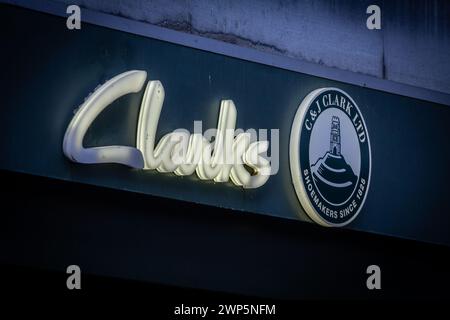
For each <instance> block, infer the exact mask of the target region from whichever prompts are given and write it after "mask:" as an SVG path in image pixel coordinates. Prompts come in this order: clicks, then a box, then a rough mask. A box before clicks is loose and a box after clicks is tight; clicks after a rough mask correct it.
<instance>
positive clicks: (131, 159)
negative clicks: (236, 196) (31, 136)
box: [63, 70, 271, 188]
mask: <svg viewBox="0 0 450 320" xmlns="http://www.w3.org/2000/svg"><path fill="white" fill-rule="evenodd" d="M146 78H147V73H146V72H145V71H136V70H134V71H128V72H125V73H122V74H119V75H118V76H116V77H114V78H112V79H111V80H109V81H107V82H106V83H105V84H103V85H102V86H100V87H99V88H98V89H96V90H95V91H94V92H93V93H92V94H91V95H90V96H89V97H88V98H87V99H86V101H85V102H84V103H83V105H82V106H81V107H80V108H79V109H78V111H77V112H76V114H75V116H74V117H73V119H72V121H71V122H70V124H69V126H68V128H67V130H66V133H65V136H64V142H63V150H64V154H65V155H66V156H67V157H68V158H69V159H71V160H72V161H74V162H79V163H119V164H123V165H127V166H129V167H132V168H137V169H149V170H153V169H156V170H158V171H159V172H174V173H175V174H177V175H180V176H187V175H191V174H193V173H194V172H196V173H197V176H198V177H199V178H200V179H202V180H214V181H215V182H227V181H229V180H230V179H231V181H232V182H233V183H234V184H235V185H237V186H242V187H244V188H258V187H260V186H262V185H263V184H265V183H266V181H267V179H269V176H270V173H271V165H270V161H268V160H267V159H266V158H264V157H263V156H261V154H264V153H266V152H267V150H268V148H269V142H268V141H254V142H252V141H251V135H250V133H248V132H242V133H237V132H236V131H235V128H236V119H237V111H236V107H235V105H234V103H233V101H232V100H222V102H221V105H220V114H219V120H218V123H217V130H216V132H215V135H214V137H215V140H214V142H210V140H209V139H207V138H206V137H204V136H203V135H202V134H201V133H194V134H190V133H189V132H186V131H185V130H175V131H173V132H171V133H168V134H166V135H165V136H163V137H162V139H161V140H160V141H159V143H158V144H157V145H156V141H155V135H156V129H157V127H158V122H159V117H160V114H161V109H162V105H163V103H164V87H163V85H162V84H161V82H159V81H149V82H148V84H147V87H146V89H145V93H144V97H143V99H142V104H141V109H140V114H139V122H138V129H137V141H136V146H137V148H134V147H128V146H102V147H93V148H84V147H83V138H84V136H85V134H86V132H87V130H88V128H89V126H90V125H91V124H92V122H93V121H94V120H95V118H96V117H97V116H98V115H99V114H100V112H102V111H103V110H104V109H105V108H106V107H107V106H108V105H110V104H111V103H112V102H113V101H114V100H116V99H118V98H119V97H121V96H123V95H125V94H128V93H132V92H138V91H140V90H141V88H142V86H143V85H144V82H145V80H146ZM236 133H237V134H236ZM155 145H156V147H155Z"/></svg>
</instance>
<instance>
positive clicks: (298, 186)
mask: <svg viewBox="0 0 450 320" xmlns="http://www.w3.org/2000/svg"><path fill="white" fill-rule="evenodd" d="M328 90H334V91H338V92H340V93H342V94H343V95H345V96H346V97H347V98H348V99H349V100H350V101H351V102H352V103H353V105H354V106H355V107H356V109H357V110H358V112H359V115H360V117H361V120H362V122H363V124H364V128H365V129H366V133H367V146H368V148H369V175H368V179H367V186H366V192H365V194H364V198H363V199H362V201H361V204H360V205H359V208H358V210H357V211H356V213H355V214H354V215H353V217H352V218H351V219H349V220H348V221H346V222H343V223H331V222H329V221H326V220H325V219H324V218H322V217H321V216H320V214H318V213H317V211H316V210H315V209H314V207H313V205H312V203H311V200H310V199H309V197H308V194H307V191H306V189H305V186H304V185H303V181H302V180H303V179H302V175H301V170H300V152H299V151H300V150H299V149H300V141H301V131H300V129H301V128H302V127H303V120H304V119H305V114H306V111H307V110H308V109H309V106H310V105H311V103H312V102H313V101H314V99H316V98H317V97H318V96H319V95H320V94H322V93H323V92H325V91H328ZM289 140H290V141H289V165H290V168H291V178H292V183H293V185H294V189H295V193H296V194H297V198H298V200H299V201H300V205H301V206H302V207H303V209H304V210H305V211H306V213H307V214H308V216H309V217H310V218H311V219H312V220H313V221H314V222H316V223H317V224H320V225H321V226H324V227H343V226H345V225H347V224H349V223H350V222H352V221H353V220H354V219H355V218H356V217H357V216H358V214H359V212H360V211H361V209H362V208H363V206H364V202H365V201H366V198H367V194H368V193H369V187H370V177H371V174H372V151H371V147H370V139H369V132H368V130H367V126H366V122H365V121H364V117H363V115H362V113H361V110H359V107H358V105H357V104H356V103H355V101H353V99H352V98H351V97H350V95H348V94H347V93H346V92H345V91H343V90H341V89H338V88H333V87H328V88H320V89H316V90H314V91H311V92H310V93H309V94H308V95H307V96H306V97H305V98H304V99H303V101H302V102H301V103H300V105H299V107H298V109H297V113H296V114H295V117H294V121H293V123H292V128H291V136H290V139H289Z"/></svg>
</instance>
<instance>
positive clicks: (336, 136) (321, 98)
mask: <svg viewBox="0 0 450 320" xmlns="http://www.w3.org/2000/svg"><path fill="white" fill-rule="evenodd" d="M289 153H290V154H289V160H290V166H291V175H292V181H293V184H294V188H295V192H296V193H297V197H298V199H299V201H300V204H301V205H302V207H303V209H304V210H305V211H306V213H307V214H308V216H309V217H310V218H311V219H312V220H314V221H315V222H316V223H319V224H320V225H323V226H335V227H340V226H344V225H346V224H348V223H350V222H351V221H352V220H353V219H355V218H356V216H357V215H358V213H359V212H360V211H361V208H362V207H363V204H364V201H365V199H366V196H367V191H368V189H369V183H370V169H371V153H370V142H369V134H368V132H367V127H366V124H365V122H364V118H363V116H362V114H361V111H360V110H359V108H358V106H357V105H356V103H355V101H353V99H352V98H351V97H350V96H349V95H348V94H347V93H345V92H344V91H342V90H340V89H336V88H321V89H317V90H314V91H313V92H311V93H310V94H308V95H307V96H306V98H305V99H304V100H303V101H302V103H301V104H300V106H299V107H298V110H297V113H296V115H295V118H294V123H293V124H292V131H291V138H290V146H289Z"/></svg>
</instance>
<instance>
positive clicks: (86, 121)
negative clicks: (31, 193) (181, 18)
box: [63, 71, 147, 169]
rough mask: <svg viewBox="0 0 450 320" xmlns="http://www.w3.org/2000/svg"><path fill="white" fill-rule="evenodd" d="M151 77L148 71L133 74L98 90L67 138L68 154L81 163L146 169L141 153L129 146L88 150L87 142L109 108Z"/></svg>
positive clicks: (78, 115) (135, 90) (65, 151)
mask: <svg viewBox="0 0 450 320" xmlns="http://www.w3.org/2000/svg"><path fill="white" fill-rule="evenodd" d="M146 77H147V73H146V72H145V71H129V72H125V73H122V74H119V75H118V76H116V77H114V78H112V79H111V80H109V81H107V82H106V83H105V84H104V85H102V86H101V87H100V88H98V89H97V90H95V91H94V92H93V93H92V94H91V95H90V96H89V97H88V98H87V99H86V101H85V102H84V103H83V104H82V105H81V107H80V108H79V109H78V111H77V113H76V114H75V116H74V117H73V119H72V121H71V122H70V124H69V126H68V127H67V130H66V134H65V135H64V142H63V151H64V154H65V155H66V156H67V157H68V158H69V159H71V160H72V161H74V162H80V163H120V164H124V165H127V166H130V167H133V168H139V169H141V168H143V167H144V159H143V158H142V154H141V152H140V151H139V150H138V149H136V148H133V147H127V146H104V147H94V148H84V147H83V138H84V135H85V134H86V131H87V130H88V128H89V126H90V125H91V124H92V122H93V121H94V120H95V118H97V116H98V115H99V114H100V112H102V111H103V110H104V109H105V108H106V107H107V106H108V105H109V104H111V103H112V102H113V101H114V100H116V99H117V98H119V97H121V96H123V95H125V94H127V93H131V92H138V91H139V90H141V88H142V85H143V84H144V81H145V79H146Z"/></svg>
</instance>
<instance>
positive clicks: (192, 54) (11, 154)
mask: <svg viewBox="0 0 450 320" xmlns="http://www.w3.org/2000/svg"><path fill="white" fill-rule="evenodd" d="M0 19H1V21H2V23H3V26H4V27H2V28H1V32H2V36H1V38H2V50H1V51H0V56H1V59H0V61H1V70H2V71H1V75H0V85H1V88H2V102H1V105H0V152H1V159H0V168H1V169H6V170H12V171H20V172H25V173H30V174H35V175H42V176H48V177H53V178H56V179H64V180H70V181H76V182H82V183H88V184H95V185H99V186H106V187H111V188H117V189H122V190H128V191H133V192H140V193H145V194H152V195H156V196H162V197H168V198H175V199H181V200H185V201H190V202H195V203H203V204H209V205H215V206H220V207H227V208H233V209H239V210H244V211H249V212H254V213H260V214H267V215H273V216H277V217H282V218H287V219H300V220H304V221H312V220H311V219H310V216H309V215H308V214H307V212H306V211H305V210H304V207H303V206H302V204H301V203H300V201H299V198H298V196H297V194H296V190H295V188H294V183H293V179H292V175H291V164H290V156H289V154H290V152H289V146H290V139H291V128H292V125H293V122H294V118H295V115H296V113H297V111H298V109H299V106H300V104H301V103H302V101H304V99H305V98H306V97H307V96H308V94H310V93H311V92H313V91H314V90H317V89H320V88H336V89H338V90H341V91H342V92H345V94H346V96H349V97H351V99H352V100H353V102H354V104H355V105H357V107H358V110H359V111H358V112H359V113H360V114H361V115H362V117H363V118H364V121H365V126H364V130H366V131H365V132H366V134H367V136H368V137H370V151H371V154H370V159H371V161H370V188H368V189H365V190H367V194H365V195H364V197H365V201H364V204H363V206H362V208H361V210H360V211H359V213H358V215H357V216H356V217H355V218H354V219H353V220H352V221H351V223H349V224H348V225H346V228H349V229H355V230H362V231H367V232H374V233H380V234H386V235H392V236H397V237H404V238H411V239H416V240H420V241H429V242H436V243H442V244H447V245H449V244H450V235H449V232H448V231H449V228H450V201H449V200H448V190H449V189H448V181H450V170H449V167H448V166H449V163H450V151H449V148H448V137H449V135H450V129H449V125H448V124H449V123H450V108H449V107H448V106H444V105H439V104H435V103H430V102H426V101H421V100H417V99H412V98H408V97H404V96H399V95H395V94H390V93H386V92H381V91H376V90H372V89H368V88H363V87H359V86H355V85H350V84H345V83H340V82H337V81H332V80H328V79H324V78H319V77H314V76H310V75H306V74H302V73H297V72H292V71H287V70H283V69H279V68H274V67H270V66H266V65H261V64H257V63H252V62H248V61H243V60H239V59H235V58H230V57H226V56H223V55H218V54H214V53H210V52H205V51H201V50H196V49H192V48H187V47H183V46H180V45H175V44H171V43H167V42H163V41H159V40H154V39H149V38H146V37H141V36H136V35H132V34H128V33H125V32H120V31H114V30H110V29H107V28H103V27H98V26H94V25H89V24H87V23H85V24H83V26H82V29H81V30H79V31H69V30H68V29H67V28H65V19H62V18H59V17H55V16H51V15H46V14H42V13H37V12H32V11H29V10H25V9H19V8H15V7H12V6H5V5H3V6H2V9H1V11H0ZM5 26H7V28H6V27H5ZM130 70H143V71H146V72H147V79H146V81H151V80H159V81H160V82H161V83H162V84H163V86H164V89H165V99H164V104H163V107H162V111H161V116H160V119H159V123H158V130H157V132H156V140H157V141H159V140H160V139H161V137H162V136H163V135H165V134H167V133H169V132H172V131H173V130H175V129H178V128H185V129H187V130H188V131H189V132H193V131H194V121H196V120H202V121H203V128H204V129H207V128H215V127H216V125H217V121H218V117H219V111H220V105H221V101H222V100H233V102H234V104H235V106H236V110H237V120H236V121H237V122H236V127H237V128H243V129H247V128H255V129H259V128H266V129H272V128H276V129H279V170H278V173H277V174H276V175H273V176H270V178H269V179H268V181H267V182H266V183H265V184H264V185H262V186H261V187H259V188H254V189H244V188H242V187H237V186H235V185H234V184H233V183H231V182H227V183H217V182H214V181H209V180H200V179H199V178H198V177H197V176H196V175H195V174H193V175H189V176H177V175H175V174H173V173H160V172H157V171H156V170H139V169H131V168H129V167H127V166H123V165H119V164H90V165H87V164H81V163H75V162H73V161H70V160H69V159H68V158H67V157H66V156H65V155H64V153H63V139H64V134H65V132H66V129H67V127H68V125H69V123H70V121H71V119H72V118H73V117H74V114H75V112H76V111H77V110H78V109H77V108H78V107H79V106H80V105H82V104H83V102H84V100H85V98H86V97H87V96H88V95H89V93H91V92H93V91H94V89H95V88H96V87H97V86H98V85H100V84H104V83H105V82H106V81H107V80H109V79H111V78H113V77H115V76H117V75H119V74H122V73H124V72H127V71H130ZM143 95H144V89H142V90H140V91H139V92H136V93H131V94H128V95H125V96H123V97H121V98H119V99H117V100H116V101H114V102H113V103H112V104H111V105H110V106H109V107H108V108H107V109H105V111H104V112H102V113H101V114H100V115H99V116H98V117H97V118H96V120H95V121H94V122H93V123H92V126H91V127H90V128H89V129H88V131H87V133H86V136H85V138H84V146H85V147H97V146H107V145H123V146H130V147H135V146H136V134H137V124H138V120H139V112H140V104H141V101H142V99H143ZM349 108H351V107H349ZM344 109H345V108H344ZM347 114H348V119H349V120H348V119H347V120H346V118H345V117H344V115H342V116H341V117H339V116H336V115H334V116H335V117H338V118H339V121H338V120H336V118H333V115H330V119H328V120H327V121H328V122H324V123H326V125H327V126H329V128H332V127H331V126H332V125H333V123H334V128H335V129H334V130H335V131H331V132H330V129H327V130H328V131H327V133H326V135H327V138H326V139H328V140H327V141H326V143H328V146H330V141H331V142H332V143H334V144H333V145H332V146H330V149H329V150H328V149H327V150H326V151H323V150H319V151H317V152H318V153H317V154H320V155H321V158H320V159H322V158H323V157H322V156H323V155H327V156H326V159H325V158H323V159H322V160H320V162H319V163H317V162H316V160H317V159H314V161H315V163H314V164H312V165H315V164H317V166H316V167H314V168H319V167H320V168H319V169H320V170H319V169H317V170H319V171H320V172H319V171H317V172H319V173H320V174H318V173H317V172H316V171H315V172H316V177H318V179H322V178H323V179H325V180H326V181H329V182H331V183H333V185H345V186H347V185H348V183H355V185H356V184H357V181H361V179H359V178H358V174H357V173H355V172H356V171H358V170H359V171H360V170H365V169H363V168H365V167H364V166H367V165H368V162H367V161H366V160H365V159H366V158H365V157H367V156H368V153H363V151H361V158H360V160H358V159H356V160H355V159H351V157H350V158H349V156H348V154H349V153H348V151H345V148H346V147H344V143H345V141H350V140H348V139H350V138H348V139H347V138H345V139H347V140H345V139H344V136H345V137H346V133H345V132H344V131H345V130H347V129H345V128H347V127H346V126H347V124H346V123H351V121H353V120H354V115H353V114H352V113H351V112H350V113H347ZM350 115H352V117H350ZM318 119H319V118H318ZM333 119H334V120H333ZM317 121H319V120H317ZM333 121H334V122H333ZM348 121H350V122H348ZM355 121H356V120H355ZM337 123H339V126H338V128H339V134H337V133H336V132H337V129H336V128H337ZM348 128H352V127H350V126H348ZM312 130H314V129H312ZM349 130H350V129H349ZM352 130H353V129H352ZM354 130H355V132H356V133H355V135H353V137H358V134H359V133H360V132H359V131H358V130H360V129H359V128H358V126H357V125H355V126H354ZM333 132H334V133H333ZM312 135H314V132H313V133H312ZM333 137H334V138H333ZM338 137H339V138H338ZM311 139H312V138H311ZM330 139H331V140H330ZM333 139H335V140H333ZM340 139H342V144H338V142H339V140H340ZM269 141H270V139H269ZM333 141H334V142H333ZM363 147H364V146H362V147H361V148H363ZM327 148H328V147H327ZM340 148H342V150H340ZM360 150H363V149H360ZM364 150H365V149H364ZM341 151H342V152H341ZM310 152H311V151H310ZM320 152H322V154H321V153H320ZM364 152H365V151H364ZM341 156H342V157H341ZM333 157H335V158H336V159H338V160H336V161H334V160H333V159H334V158H333ZM318 159H319V158H318ZM344 160H345V161H344ZM333 161H334V162H333ZM358 161H359V162H358ZM358 163H359V166H358ZM333 165H335V167H333ZM324 168H328V169H326V170H331V171H332V172H335V173H336V174H334V175H333V174H330V172H328V173H327V172H325V171H323V170H325V169H324ZM329 168H331V169H329ZM355 168H359V169H358V170H357V169H355ZM350 169H351V170H350ZM333 170H335V171H333ZM336 170H337V171H336ZM359 171H358V172H359ZM337 172H341V173H342V174H337ZM364 174H368V172H366V173H364ZM360 176H363V175H362V174H361V175H360ZM358 179H359V180H358ZM358 186H360V184H358ZM324 188H326V187H319V190H325V189H324ZM327 192H328V191H327ZM346 192H347V191H346ZM355 192H358V190H356V191H355ZM364 192H366V191H364ZM344 194H345V195H346V196H347V195H352V194H353V189H351V190H350V191H348V194H346V193H345V192H344ZM355 195H356V194H355ZM328 197H329V198H330V197H331V198H332V197H333V195H331V196H330V193H329V192H328ZM324 198H327V196H324ZM345 198H346V199H347V198H348V197H345ZM333 201H335V202H339V201H340V200H339V199H337V200H333ZM68 205H70V204H68ZM343 208H344V207H343ZM344 209H345V208H344ZM62 214H63V213H62ZM148 214H152V209H151V208H149V210H148ZM211 214H212V215H213V214H214V213H213V212H212V213H211ZM324 217H325V216H324Z"/></svg>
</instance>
